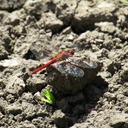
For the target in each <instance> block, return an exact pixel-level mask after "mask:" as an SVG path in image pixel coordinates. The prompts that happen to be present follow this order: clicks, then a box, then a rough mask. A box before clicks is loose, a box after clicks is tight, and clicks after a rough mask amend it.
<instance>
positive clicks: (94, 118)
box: [0, 0, 128, 128]
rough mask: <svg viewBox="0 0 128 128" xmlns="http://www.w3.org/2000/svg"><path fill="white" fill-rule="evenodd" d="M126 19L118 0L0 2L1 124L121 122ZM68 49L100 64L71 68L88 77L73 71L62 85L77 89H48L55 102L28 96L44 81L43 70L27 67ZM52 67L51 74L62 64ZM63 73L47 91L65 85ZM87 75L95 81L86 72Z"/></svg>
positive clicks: (76, 127) (124, 117)
mask: <svg viewBox="0 0 128 128" xmlns="http://www.w3.org/2000/svg"><path fill="white" fill-rule="evenodd" d="M127 20H128V7H127V6H125V5H123V3H121V1H120V0H115V1H110V0H91V1H90V0H86V1H85V0H72V1H70V0H60V1H59V0H52V1H51V0H20V1H17V0H10V1H9V0H8V1H7V0H2V1H1V4H0V72H1V73H0V120H1V121H0V127H1V128H3V127H4V128H22V127H23V128H28V127H31V128H37V127H38V128H53V127H54V128H68V127H71V128H88V127H89V128H127V127H128V23H127ZM72 48H73V49H76V53H75V54H76V56H77V57H78V58H82V57H87V56H88V58H90V59H91V60H93V61H96V62H97V63H99V64H101V66H100V68H99V69H98V70H96V69H95V68H94V69H93V68H92V67H91V65H89V69H90V70H91V71H89V72H87V68H84V69H82V70H81V69H79V67H77V69H79V71H81V72H79V74H80V73H87V75H86V74H85V76H84V77H82V79H81V78H80V80H78V81H77V80H76V79H74V80H73V78H74V77H73V78H72V82H71V81H70V82H71V83H68V85H71V87H72V88H73V85H74V86H75V87H79V86H80V85H82V89H78V90H79V91H78V90H77V89H76V88H74V89H76V90H75V91H74V93H69V92H68V94H64V95H60V94H59V93H57V91H56V90H54V91H55V92H54V95H55V98H56V104H54V105H48V104H40V103H39V102H37V101H36V100H35V98H34V94H36V93H37V92H39V93H40V92H41V91H42V90H43V89H44V88H45V87H47V86H49V85H48V81H47V78H48V73H50V72H48V70H43V71H42V72H40V73H37V74H34V75H30V72H31V71H32V70H33V69H34V68H36V67H37V66H39V65H42V64H44V63H46V62H47V61H48V60H49V59H50V58H51V57H53V56H54V54H57V53H59V52H60V51H62V50H64V49H72ZM77 62H78V61H77ZM59 63H62V61H61V62H59ZM59 63H58V64H59ZM80 64H82V62H81V63H80ZM56 65H57V63H56V64H54V65H52V66H53V67H54V70H53V68H52V71H51V72H52V75H55V74H54V73H56V72H58V71H60V70H61V71H62V69H67V67H68V65H66V66H67V67H59V68H60V69H59V68H58V67H57V66H56ZM55 68H56V70H55ZM75 68H76V67H75V66H72V71H75ZM66 71H67V70H65V72H66ZM77 71H78V70H77ZM82 71H83V72H82ZM62 72H63V71H62ZM65 72H64V73H65ZM93 72H94V74H93ZM68 73H69V72H68ZM77 73H78V72H77ZM89 73H90V74H89ZM62 74H63V73H62ZM62 74H61V75H60V76H58V78H59V83H58V81H54V84H56V85H54V86H53V89H54V87H56V86H57V87H58V86H59V84H60V87H61V90H63V87H64V86H66V84H65V83H66V82H65V81H66V77H68V76H62ZM79 74H77V75H79ZM75 75H76V74H75ZM92 75H94V76H95V80H94V79H87V78H86V76H88V78H91V77H92ZM52 78H53V77H52ZM60 78H61V80H60ZM62 78H63V79H62ZM56 80H57V78H56ZM49 84H50V83H49ZM51 85H52V84H51ZM78 85H79V86H78ZM72 88H70V89H72ZM65 91H66V90H65ZM71 91H72V90H71Z"/></svg>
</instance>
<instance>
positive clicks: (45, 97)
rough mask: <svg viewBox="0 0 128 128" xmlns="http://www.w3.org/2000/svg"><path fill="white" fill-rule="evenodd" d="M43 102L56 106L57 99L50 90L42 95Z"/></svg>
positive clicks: (46, 90)
mask: <svg viewBox="0 0 128 128" xmlns="http://www.w3.org/2000/svg"><path fill="white" fill-rule="evenodd" d="M41 102H43V103H44V102H45V103H48V104H54V103H55V97H54V95H53V93H52V91H51V90H50V89H45V90H44V91H43V93H42V94H41Z"/></svg>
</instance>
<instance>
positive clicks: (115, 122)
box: [110, 113, 128, 128]
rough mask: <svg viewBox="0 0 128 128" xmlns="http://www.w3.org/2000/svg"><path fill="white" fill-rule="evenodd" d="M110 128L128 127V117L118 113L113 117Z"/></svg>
mask: <svg viewBox="0 0 128 128" xmlns="http://www.w3.org/2000/svg"><path fill="white" fill-rule="evenodd" d="M110 126H112V127H116V128H119V127H122V128H127V127H128V115H127V114H125V113H117V114H115V115H113V116H112V117H111V121H110Z"/></svg>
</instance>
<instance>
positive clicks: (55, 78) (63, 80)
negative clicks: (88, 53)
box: [47, 57, 99, 94]
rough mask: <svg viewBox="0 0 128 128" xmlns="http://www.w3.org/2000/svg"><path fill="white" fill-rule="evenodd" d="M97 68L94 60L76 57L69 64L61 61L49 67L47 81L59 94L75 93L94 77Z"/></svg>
mask: <svg viewBox="0 0 128 128" xmlns="http://www.w3.org/2000/svg"><path fill="white" fill-rule="evenodd" d="M70 59H71V58H70ZM98 70H99V67H98V64H97V63H96V62H93V61H89V60H87V61H86V59H79V58H78V57H76V58H72V59H71V64H70V63H68V62H65V61H61V62H57V63H55V64H53V65H52V66H51V67H49V68H48V69H47V73H48V75H47V82H48V83H49V84H50V85H52V86H53V87H55V89H56V90H57V91H58V92H61V94H75V93H76V92H79V91H80V90H82V89H83V88H84V87H85V86H86V85H87V84H89V83H91V82H92V81H93V80H95V79H96V75H97V73H98Z"/></svg>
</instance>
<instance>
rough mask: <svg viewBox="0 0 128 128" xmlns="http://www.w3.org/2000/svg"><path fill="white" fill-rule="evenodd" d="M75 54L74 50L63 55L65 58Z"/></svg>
mask: <svg viewBox="0 0 128 128" xmlns="http://www.w3.org/2000/svg"><path fill="white" fill-rule="evenodd" d="M74 53H75V49H70V50H67V51H65V52H64V55H65V56H67V57H70V56H73V55H74Z"/></svg>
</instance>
